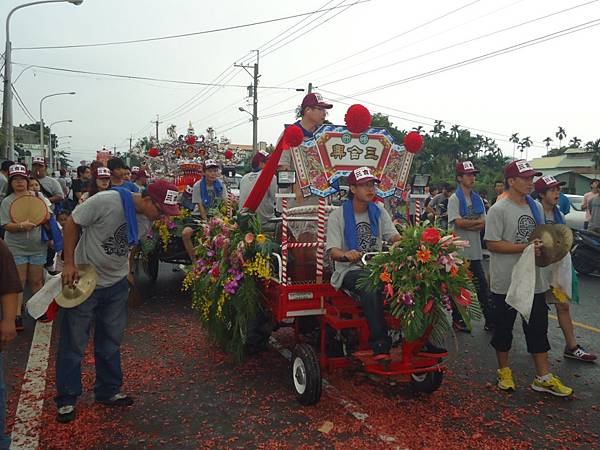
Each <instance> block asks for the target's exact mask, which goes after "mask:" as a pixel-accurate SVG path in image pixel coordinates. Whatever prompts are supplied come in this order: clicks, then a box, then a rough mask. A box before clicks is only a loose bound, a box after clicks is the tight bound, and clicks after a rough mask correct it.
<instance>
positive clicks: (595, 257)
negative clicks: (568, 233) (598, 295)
mask: <svg viewBox="0 0 600 450" xmlns="http://www.w3.org/2000/svg"><path fill="white" fill-rule="evenodd" d="M571 258H572V260H573V267H574V268H575V270H576V271H577V273H580V274H585V275H588V274H591V273H600V234H598V233H592V232H591V231H585V230H573V248H572V249H571Z"/></svg>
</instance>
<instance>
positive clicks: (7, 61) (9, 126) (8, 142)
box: [0, 0, 83, 159]
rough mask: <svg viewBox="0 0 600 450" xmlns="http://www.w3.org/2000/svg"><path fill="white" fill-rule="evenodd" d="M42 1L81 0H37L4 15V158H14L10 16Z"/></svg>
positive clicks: (73, 1)
mask: <svg viewBox="0 0 600 450" xmlns="http://www.w3.org/2000/svg"><path fill="white" fill-rule="evenodd" d="M42 3H71V4H72V5H81V4H82V3H83V0H39V1H35V2H30V3H25V4H23V5H19V6H17V7H15V8H13V9H12V10H11V11H10V12H9V13H8V16H6V47H5V51H4V95H3V97H4V99H3V106H2V129H3V130H4V139H5V143H4V148H3V149H1V150H2V152H1V154H0V156H2V157H4V158H6V159H14V152H15V135H14V130H13V114H12V113H13V111H12V99H13V94H12V55H11V51H12V44H11V42H10V18H11V16H12V15H13V14H14V12H15V11H17V10H18V9H21V8H25V7H27V6H33V5H40V4H42Z"/></svg>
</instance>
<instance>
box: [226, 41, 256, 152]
mask: <svg viewBox="0 0 600 450" xmlns="http://www.w3.org/2000/svg"><path fill="white" fill-rule="evenodd" d="M254 51H255V52H256V62H255V63H254V64H253V65H252V66H249V65H244V64H234V65H233V66H234V67H241V68H242V69H244V70H245V71H246V72H248V69H251V68H252V69H254V72H253V73H252V74H251V73H250V72H248V75H250V76H251V77H252V78H253V79H254V83H253V85H252V151H253V152H254V153H256V152H257V151H258V79H259V78H260V75H259V74H258V58H259V51H258V50H254Z"/></svg>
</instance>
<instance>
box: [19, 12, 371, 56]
mask: <svg viewBox="0 0 600 450" xmlns="http://www.w3.org/2000/svg"><path fill="white" fill-rule="evenodd" d="M370 1H372V0H358V1H356V2H355V4H359V3H367V2H370ZM337 8H341V6H336V7H332V8H328V9H326V10H322V11H332V10H334V9H337ZM318 11H319V10H315V11H310V12H304V13H299V14H293V15H290V16H284V17H278V18H275V19H268V20H261V21H258V22H251V23H246V24H241V25H232V26H229V27H221V28H214V29H211V30H203V31H194V32H191V33H183V34H173V35H168V36H158V37H151V38H144V39H132V40H125V41H114V42H100V43H92V44H72V45H46V46H39V47H15V48H14V49H13V50H50V49H65V48H87V47H105V46H109V45H125V44H138V43H142V42H154V41H163V40H167V39H178V38H183V37H190V36H199V35H203V34H210V33H217V32H221V31H230V30H236V29H240V28H248V27H253V26H256V25H264V24H267V23H273V22H280V21H282V20H289V19H295V18H297V17H303V16H308V15H311V14H314V13H315V12H318Z"/></svg>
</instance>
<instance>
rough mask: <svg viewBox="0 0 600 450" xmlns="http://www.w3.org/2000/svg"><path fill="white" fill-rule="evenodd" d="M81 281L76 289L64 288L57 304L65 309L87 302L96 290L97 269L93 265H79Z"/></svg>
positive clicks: (57, 299)
mask: <svg viewBox="0 0 600 450" xmlns="http://www.w3.org/2000/svg"><path fill="white" fill-rule="evenodd" d="M77 270H78V271H79V281H78V282H77V284H76V285H75V287H74V288H72V287H70V286H63V288H62V292H61V293H60V294H58V295H57V296H56V303H58V304H59V305H60V306H61V307H63V308H74V307H75V306H79V305H81V304H82V303H83V302H85V301H86V300H87V299H88V298H89V297H90V295H92V292H94V289H96V269H95V268H94V266H92V265H91V264H79V265H78V266H77Z"/></svg>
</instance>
